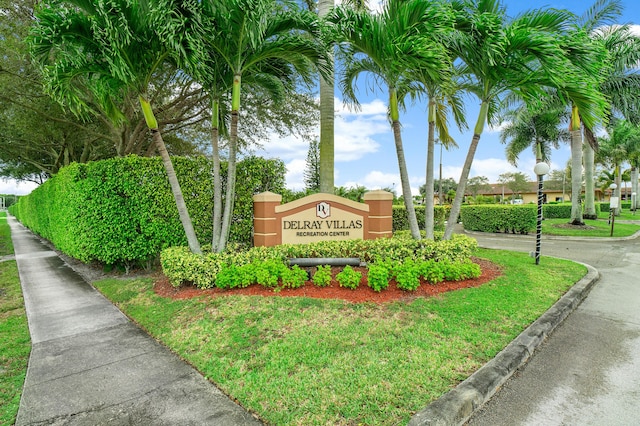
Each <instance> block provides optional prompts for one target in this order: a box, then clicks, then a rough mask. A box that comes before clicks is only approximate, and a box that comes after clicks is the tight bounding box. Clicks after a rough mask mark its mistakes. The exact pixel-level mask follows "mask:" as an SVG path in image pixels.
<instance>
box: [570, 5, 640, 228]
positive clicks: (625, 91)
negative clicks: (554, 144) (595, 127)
mask: <svg viewBox="0 0 640 426" xmlns="http://www.w3.org/2000/svg"><path fill="white" fill-rule="evenodd" d="M621 13H622V2H621V1H619V0H600V1H597V2H596V3H595V4H594V5H593V6H592V7H591V8H590V9H589V10H588V11H587V12H586V13H585V15H584V16H583V17H582V18H581V20H580V21H579V22H578V25H581V26H583V27H585V29H586V30H587V31H589V33H590V35H591V38H592V39H593V41H594V42H595V43H596V44H599V45H601V46H602V48H603V50H604V52H605V55H606V56H605V59H604V61H603V67H602V68H601V74H600V80H599V81H600V83H599V89H600V91H601V92H602V93H604V94H605V95H606V96H607V98H608V100H609V102H610V108H611V110H610V112H609V114H610V115H617V116H623V117H627V119H629V120H639V119H640V117H638V116H637V111H638V106H639V105H640V70H638V68H637V63H638V61H639V60H640V38H639V37H638V36H636V35H635V34H634V33H633V32H632V31H631V27H630V26H629V25H617V24H613V23H614V22H615V19H619V18H620V14H621ZM607 24H609V25H608V26H607ZM585 135H586V136H587V141H588V142H589V143H588V144H585V146H584V166H585V211H584V216H585V217H590V218H596V217H597V213H596V210H595V199H594V187H593V170H594V153H593V148H592V145H594V140H595V137H594V136H593V131H592V129H591V128H588V127H587V128H585Z"/></svg>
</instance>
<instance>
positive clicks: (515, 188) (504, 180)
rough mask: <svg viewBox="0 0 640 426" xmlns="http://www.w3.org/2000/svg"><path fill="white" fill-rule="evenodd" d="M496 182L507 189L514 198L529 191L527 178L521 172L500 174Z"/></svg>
mask: <svg viewBox="0 0 640 426" xmlns="http://www.w3.org/2000/svg"><path fill="white" fill-rule="evenodd" d="M498 182H500V183H501V184H503V185H505V186H506V187H507V188H509V189H510V190H511V192H512V193H513V196H514V197H515V196H518V195H520V194H521V193H522V192H524V191H527V190H528V189H529V178H528V177H527V175H525V174H524V173H522V172H505V173H502V174H501V175H500V176H498Z"/></svg>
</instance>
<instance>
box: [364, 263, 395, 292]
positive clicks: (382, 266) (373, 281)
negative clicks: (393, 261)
mask: <svg viewBox="0 0 640 426" xmlns="http://www.w3.org/2000/svg"><path fill="white" fill-rule="evenodd" d="M390 275H391V274H390V265H389V263H387V262H379V263H372V264H370V265H369V271H368V274H367V277H368V281H367V282H368V285H369V287H371V288H372V289H373V291H377V292H380V291H382V290H384V289H386V288H387V287H389V277H390Z"/></svg>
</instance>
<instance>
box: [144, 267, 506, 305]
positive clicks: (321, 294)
mask: <svg viewBox="0 0 640 426" xmlns="http://www.w3.org/2000/svg"><path fill="white" fill-rule="evenodd" d="M473 261H474V262H475V263H477V264H478V265H480V268H481V270H482V275H481V276H480V277H479V278H474V279H469V280H463V281H443V282H441V283H438V284H429V283H427V282H425V281H422V282H421V285H420V287H419V288H418V290H416V291H412V292H409V291H405V290H401V289H399V288H398V287H397V286H396V283H395V281H394V280H392V281H391V282H390V283H389V287H388V288H387V289H386V290H382V291H381V292H379V293H378V292H375V291H373V290H372V289H371V288H369V286H368V285H367V275H366V273H367V269H366V268H354V269H355V270H358V271H360V272H362V280H361V281H360V285H359V286H358V288H357V289H355V290H350V289H348V288H343V287H340V285H339V284H338V282H337V281H336V280H335V275H336V274H337V273H338V272H340V270H341V269H342V268H340V267H334V268H332V275H333V277H334V279H333V280H332V281H331V285H330V286H328V287H318V286H316V285H314V284H313V283H311V282H310V281H307V282H306V283H305V285H304V286H302V287H300V288H295V289H288V288H283V289H281V290H279V291H273V290H272V289H268V288H265V287H263V286H261V285H258V284H254V285H251V286H249V287H247V288H240V289H233V290H223V289H219V288H213V289H209V290H200V289H198V288H196V287H194V286H190V285H183V286H181V287H177V288H176V287H173V286H172V285H171V283H169V280H168V279H167V278H166V277H165V276H164V275H160V276H157V277H156V279H155V283H154V287H153V288H154V291H155V292H156V294H158V295H160V296H162V297H170V298H172V299H189V298H192V297H199V296H209V297H218V296H229V295H246V296H264V297H312V298H317V299H342V300H346V301H347V302H352V303H363V302H373V303H386V302H391V301H394V300H402V301H411V300H413V299H415V298H417V297H430V296H435V295H437V294H440V293H444V292H447V291H454V290H459V289H462V288H469V287H478V286H480V285H482V284H484V283H486V282H488V281H491V280H493V279H494V278H496V277H499V276H501V275H502V270H501V269H500V267H499V266H497V265H495V264H494V263H491V262H489V261H487V260H483V259H477V258H474V259H473Z"/></svg>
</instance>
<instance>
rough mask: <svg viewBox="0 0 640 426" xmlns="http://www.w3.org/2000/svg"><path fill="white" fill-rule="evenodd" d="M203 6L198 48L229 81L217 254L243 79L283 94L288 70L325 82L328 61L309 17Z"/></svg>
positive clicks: (234, 3)
mask: <svg viewBox="0 0 640 426" xmlns="http://www.w3.org/2000/svg"><path fill="white" fill-rule="evenodd" d="M204 4H205V5H206V6H207V5H208V7H207V9H206V11H207V13H208V17H209V19H208V20H207V21H206V22H207V25H206V26H205V27H206V29H207V31H206V34H205V41H204V44H205V49H206V50H208V51H210V52H211V55H212V57H213V62H214V63H215V64H216V66H215V67H213V71H214V72H220V70H221V69H224V70H226V72H228V74H229V76H230V77H231V78H232V80H231V81H232V83H231V108H230V115H231V119H230V124H229V144H228V150H229V159H228V169H227V186H226V191H225V193H226V198H225V203H224V212H223V214H222V218H221V225H220V227H219V228H218V227H216V230H218V229H219V236H217V235H215V234H214V250H216V251H221V250H223V249H224V248H225V246H226V243H227V240H228V235H229V231H230V226H231V215H232V211H233V198H234V193H235V179H236V173H235V170H236V156H237V150H238V122H239V116H240V103H241V88H242V87H243V84H242V82H243V79H244V78H245V76H248V75H249V76H250V77H248V79H249V80H252V81H253V82H256V83H259V84H260V85H261V86H262V87H265V88H267V89H268V91H269V93H271V94H272V95H273V96H277V95H278V93H280V94H281V95H284V94H285V93H286V89H287V87H288V86H289V85H291V84H293V83H294V81H293V74H292V72H293V71H295V72H296V73H297V75H298V76H300V77H301V78H302V79H303V80H304V81H306V82H307V83H309V84H310V83H311V77H312V73H313V71H314V70H315V69H316V67H317V69H319V70H320V72H321V74H322V77H323V78H324V79H325V80H327V79H329V80H330V75H329V74H328V70H329V65H328V64H329V63H330V60H329V56H328V55H327V53H326V52H327V50H326V46H325V44H324V43H323V42H322V39H321V37H320V27H319V23H318V19H317V17H316V16H315V15H314V14H313V13H311V12H303V11H300V10H297V9H293V8H289V9H283V8H282V7H280V5H279V3H278V2H277V1H276V0H257V1H256V0H228V1H225V2H222V3H219V2H215V4H214V3H213V2H211V3H210V2H204ZM309 35H311V37H309ZM220 64H222V65H220ZM216 240H217V241H216Z"/></svg>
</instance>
